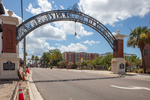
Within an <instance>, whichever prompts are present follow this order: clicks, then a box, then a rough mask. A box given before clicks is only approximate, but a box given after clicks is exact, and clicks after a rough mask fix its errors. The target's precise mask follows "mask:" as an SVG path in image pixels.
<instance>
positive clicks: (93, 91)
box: [32, 68, 150, 100]
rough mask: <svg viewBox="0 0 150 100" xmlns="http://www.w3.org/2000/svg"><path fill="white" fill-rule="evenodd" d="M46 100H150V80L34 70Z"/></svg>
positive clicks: (37, 82)
mask: <svg viewBox="0 0 150 100" xmlns="http://www.w3.org/2000/svg"><path fill="white" fill-rule="evenodd" d="M32 71H33V75H32V78H33V81H34V83H35V85H36V87H37V89H38V91H39V92H40V94H41V95H42V97H43V99H44V100H150V81H145V80H137V79H127V78H120V77H114V76H110V75H109V76H106V75H98V74H88V73H77V72H68V71H61V70H51V69H42V68H33V69H32Z"/></svg>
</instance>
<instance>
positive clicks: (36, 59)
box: [35, 56, 39, 66]
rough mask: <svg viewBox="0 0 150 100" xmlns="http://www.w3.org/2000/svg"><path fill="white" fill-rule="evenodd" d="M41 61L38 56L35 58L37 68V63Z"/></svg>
mask: <svg viewBox="0 0 150 100" xmlns="http://www.w3.org/2000/svg"><path fill="white" fill-rule="evenodd" d="M38 60H39V57H38V56H35V62H36V66H37V61H38Z"/></svg>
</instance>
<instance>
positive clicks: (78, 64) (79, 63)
mask: <svg viewBox="0 0 150 100" xmlns="http://www.w3.org/2000/svg"><path fill="white" fill-rule="evenodd" d="M75 64H76V65H77V66H78V68H79V69H80V68H81V61H77V62H75Z"/></svg>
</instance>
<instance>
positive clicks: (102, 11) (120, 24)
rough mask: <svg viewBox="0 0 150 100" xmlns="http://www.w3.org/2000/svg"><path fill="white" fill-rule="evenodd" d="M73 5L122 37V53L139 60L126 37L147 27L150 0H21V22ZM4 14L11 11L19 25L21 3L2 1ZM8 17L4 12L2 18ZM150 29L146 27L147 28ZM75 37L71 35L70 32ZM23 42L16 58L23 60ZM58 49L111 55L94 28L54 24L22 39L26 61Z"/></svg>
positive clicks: (110, 50) (138, 55) (39, 28)
mask: <svg viewBox="0 0 150 100" xmlns="http://www.w3.org/2000/svg"><path fill="white" fill-rule="evenodd" d="M75 3H77V4H78V6H79V7H80V8H82V11H83V13H85V14H87V15H89V16H91V17H93V18H95V19H97V20H98V21H100V22H101V23H102V24H103V25H105V26H106V27H107V28H108V29H109V31H110V32H111V33H112V34H113V35H115V34H116V31H117V30H120V34H123V35H126V36H127V37H125V38H124V53H127V54H136V55H137V57H140V58H141V53H140V50H139V48H137V47H136V48H132V47H127V40H128V38H129V37H128V35H129V34H130V32H131V30H130V29H134V28H136V27H138V26H148V24H149V22H150V0H23V20H24V21H25V20H27V19H29V18H31V17H33V16H35V15H37V14H40V13H43V12H46V11H52V10H65V9H67V8H68V7H69V6H73V5H74V4H75ZM3 6H4V8H5V11H6V12H7V11H8V10H11V11H13V12H14V15H13V17H18V19H19V23H20V24H21V20H22V18H21V0H3ZM7 15H8V14H7V13H6V16H7ZM148 28H150V25H149V26H148ZM75 32H76V33H77V36H76V37H75V36H74V33H75ZM22 48H23V41H21V42H20V43H19V57H20V58H22V57H23V49H22ZM52 49H60V50H61V52H65V51H72V52H87V53H99V54H104V53H106V52H113V49H112V48H111V47H110V45H109V44H108V42H107V41H106V40H105V39H104V37H103V36H102V35H100V34H99V33H98V32H97V31H95V30H94V29H92V28H90V27H88V26H86V25H83V24H80V23H76V30H75V22H70V21H57V22H54V23H48V24H45V25H43V26H41V27H38V28H37V29H35V30H34V31H32V32H30V33H29V34H28V35H27V36H26V51H27V53H28V56H27V58H31V56H32V55H35V56H39V57H41V56H42V54H43V52H47V51H48V50H52Z"/></svg>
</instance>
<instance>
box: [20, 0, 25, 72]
mask: <svg viewBox="0 0 150 100" xmlns="http://www.w3.org/2000/svg"><path fill="white" fill-rule="evenodd" d="M21 17H22V23H23V3H22V0H21ZM23 46H24V66H23V71H24V72H25V69H26V68H25V67H26V38H25V37H24V42H23Z"/></svg>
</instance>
